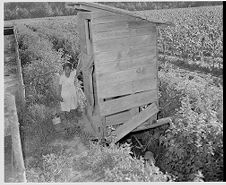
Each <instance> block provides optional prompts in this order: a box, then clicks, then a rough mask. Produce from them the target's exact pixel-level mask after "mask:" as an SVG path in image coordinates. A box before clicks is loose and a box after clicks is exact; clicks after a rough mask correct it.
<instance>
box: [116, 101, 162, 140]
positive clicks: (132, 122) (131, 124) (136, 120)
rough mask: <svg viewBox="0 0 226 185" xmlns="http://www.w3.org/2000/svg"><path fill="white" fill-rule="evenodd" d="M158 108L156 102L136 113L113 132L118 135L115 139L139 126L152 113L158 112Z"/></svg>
mask: <svg viewBox="0 0 226 185" xmlns="http://www.w3.org/2000/svg"><path fill="white" fill-rule="evenodd" d="M158 111H159V110H158V108H157V106H156V105H155V103H153V104H151V105H150V106H149V107H148V108H147V109H145V110H143V111H141V112H140V113H139V114H136V115H135V116H133V117H132V118H131V119H129V120H128V121H127V122H125V123H124V124H123V125H121V126H119V127H118V128H117V129H116V130H115V131H114V132H113V133H112V134H113V135H115V136H116V138H115V141H114V142H117V141H119V140H120V139H121V138H123V137H124V136H125V135H126V134H128V133H130V132H131V131H132V130H134V129H135V128H137V127H138V126H139V125H140V124H142V123H143V122H145V121H146V120H147V119H149V118H150V117H151V116H152V115H154V114H156V113H157V112H158Z"/></svg>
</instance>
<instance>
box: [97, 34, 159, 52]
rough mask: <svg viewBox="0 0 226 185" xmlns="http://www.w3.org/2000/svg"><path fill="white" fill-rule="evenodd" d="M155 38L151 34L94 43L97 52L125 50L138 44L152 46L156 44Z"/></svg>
mask: <svg viewBox="0 0 226 185" xmlns="http://www.w3.org/2000/svg"><path fill="white" fill-rule="evenodd" d="M155 42H156V41H155V39H154V38H153V37H152V36H150V35H142V36H134V37H125V38H117V39H108V40H102V41H99V42H96V43H94V44H93V45H94V51H95V52H103V51H112V50H113V51H114V50H119V49H121V50H124V49H125V48H128V47H131V46H132V47H133V46H134V45H136V46H150V45H155Z"/></svg>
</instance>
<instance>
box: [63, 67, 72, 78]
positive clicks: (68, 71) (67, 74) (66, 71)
mask: <svg viewBox="0 0 226 185" xmlns="http://www.w3.org/2000/svg"><path fill="white" fill-rule="evenodd" d="M64 71H65V75H66V76H70V73H71V68H70V67H69V66H66V67H65V68H64Z"/></svg>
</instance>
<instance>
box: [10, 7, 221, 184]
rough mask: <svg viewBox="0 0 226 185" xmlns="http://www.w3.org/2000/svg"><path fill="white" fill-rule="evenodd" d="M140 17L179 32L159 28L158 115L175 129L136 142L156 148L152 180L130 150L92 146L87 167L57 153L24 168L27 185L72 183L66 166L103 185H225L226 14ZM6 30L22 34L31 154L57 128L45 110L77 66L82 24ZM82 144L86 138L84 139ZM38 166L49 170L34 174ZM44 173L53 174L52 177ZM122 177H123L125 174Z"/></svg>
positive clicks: (203, 10)
mask: <svg viewBox="0 0 226 185" xmlns="http://www.w3.org/2000/svg"><path fill="white" fill-rule="evenodd" d="M137 13H139V14H142V15H145V16H146V17H149V18H152V19H153V20H154V19H157V20H159V19H160V20H163V21H171V22H173V23H174V25H175V26H174V27H159V28H158V29H159V35H158V50H159V63H160V64H159V79H160V86H159V91H160V92H159V98H160V100H159V101H160V102H159V103H160V110H161V112H160V114H159V116H160V117H167V116H170V117H172V118H173V123H172V127H170V128H167V129H166V131H165V132H164V133H161V134H160V135H158V134H159V133H160V131H161V129H160V130H158V129H153V130H152V131H147V132H145V133H142V134H140V135H139V133H138V134H137V135H136V136H137V137H138V138H140V140H141V142H142V144H143V145H145V144H147V143H152V144H149V145H148V147H149V148H151V149H152V151H153V152H154V153H155V156H157V157H156V166H155V167H153V168H151V169H149V172H148V175H147V174H146V172H145V173H144V172H143V171H142V170H141V169H143V167H141V166H142V164H141V163H142V162H140V159H136V160H133V159H131V158H126V156H127V155H129V152H128V150H129V149H128V148H129V147H128V146H126V147H124V148H117V149H116V148H114V147H115V146H111V147H110V149H108V148H107V149H106V148H104V149H103V148H98V147H97V146H94V147H91V148H90V150H89V152H88V153H87V155H85V154H84V156H79V159H81V160H83V162H81V160H80V161H79V160H77V159H78V158H76V159H72V156H70V157H68V159H67V158H66V157H65V156H63V155H62V153H59V152H58V153H54V154H51V155H49V156H48V157H49V158H48V157H43V156H42V155H40V156H41V157H40V158H39V159H38V160H37V161H36V162H33V163H32V162H30V163H29V165H27V166H26V170H27V171H28V173H27V174H28V181H30V182H33V181H35V182H46V181H48V182H64V181H66V180H68V178H69V177H68V176H67V175H68V174H67V173H66V172H67V170H68V169H69V167H66V166H64V165H65V164H67V165H68V166H70V165H71V166H70V170H74V169H75V168H76V170H84V169H85V168H86V170H87V169H88V170H89V171H91V172H92V175H93V176H95V178H94V177H92V179H98V178H101V177H102V176H103V174H104V175H105V178H102V181H114V180H115V181H223V85H222V84H223V77H222V74H223V7H222V6H214V7H199V8H186V9H167V10H154V11H153V10H152V11H142V12H137ZM6 23H7V22H6ZM8 23H13V24H15V25H16V27H17V29H18V34H19V35H18V43H19V50H20V58H21V62H22V67H23V72H24V74H23V75H24V83H25V86H26V97H27V102H28V111H27V114H28V113H29V110H30V111H32V112H33V115H34V117H33V118H31V117H30V116H29V115H27V116H23V117H21V118H20V119H21V120H22V121H21V122H22V124H23V129H24V130H23V131H22V132H23V133H26V132H27V133H30V136H28V135H29V134H27V135H26V138H25V137H24V138H23V139H24V141H25V142H27V148H30V150H31V151H29V152H30V153H32V152H34V151H35V149H36V150H37V148H38V147H39V145H40V143H41V142H45V138H46V137H48V136H49V135H50V134H49V133H50V132H51V129H52V128H51V126H49V125H50V124H51V123H49V122H48V121H47V120H48V118H49V113H48V109H49V108H50V107H54V106H55V105H56V101H55V98H54V97H55V95H54V92H56V88H57V86H56V83H55V81H54V78H55V74H56V73H59V72H61V70H62V69H61V64H62V62H63V61H65V60H67V61H70V62H72V63H73V65H74V67H76V66H77V63H78V57H79V54H80V46H79V37H78V29H77V28H78V27H77V17H76V16H61V17H51V18H39V19H27V20H25V19H24V20H22V19H21V20H14V21H9V22H8ZM79 78H80V79H82V77H81V76H79ZM25 115H26V114H25ZM28 122H29V123H32V124H29V123H28ZM47 122H48V123H47ZM39 125H43V127H41V126H39ZM34 130H35V132H34ZM153 135H154V136H155V135H158V137H157V140H155V141H153V142H150V138H153V137H154V136H153ZM152 136H153V137H152ZM80 137H81V138H82V137H84V136H83V135H82V134H80ZM29 138H30V139H29ZM31 138H33V139H31ZM34 138H35V139H36V140H35V139H34ZM83 140H85V138H83ZM31 141H34V142H35V143H34V142H33V143H32V142H31ZM29 142H30V144H29ZM32 148H33V149H32ZM101 151H102V153H101ZM100 156H101V157H100ZM68 160H71V161H73V163H71V161H68ZM40 161H42V164H43V165H46V166H42V167H37V163H39V162H40ZM51 161H53V163H54V164H53V163H52V162H51ZM109 161H110V162H109ZM131 161H132V162H131ZM55 162H56V163H57V162H58V163H59V164H60V165H62V166H63V167H62V169H61V166H60V165H59V166H57V170H58V172H59V173H56V171H55V167H54V165H55ZM40 163H41V162H40ZM58 163H57V164H58ZM73 165H74V166H73ZM75 166H76V167H75ZM45 167H46V169H47V168H48V169H49V171H48V177H47V175H46V174H45V173H44V172H45V170H46V169H44V170H43V168H45ZM66 168H67V170H65V169H66ZM103 168H104V169H106V170H104V171H103ZM123 170H124V172H125V174H123V173H120V172H121V171H123ZM130 173H131V174H130ZM37 174H38V175H37ZM43 174H44V175H43ZM137 174H138V175H137ZM166 174H167V175H166ZM166 176H170V178H169V177H166ZM46 179H47V180H46ZM84 179H85V177H84ZM84 179H83V180H84ZM167 179H168V180H167ZM169 179H170V180H169ZM75 181H76V180H75ZM75 181H71V182H75Z"/></svg>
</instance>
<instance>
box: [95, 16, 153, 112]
mask: <svg viewBox="0 0 226 185" xmlns="http://www.w3.org/2000/svg"><path fill="white" fill-rule="evenodd" d="M92 34H93V49H94V57H95V61H94V63H95V72H96V79H97V94H98V98H99V99H105V100H106V101H104V102H102V103H101V104H100V112H101V113H102V115H109V114H113V113H115V112H117V111H118V112H120V111H123V110H126V109H130V108H132V107H136V106H138V105H141V104H145V103H150V102H151V101H155V100H156V99H157V59H156V26H155V25H154V24H151V23H150V22H147V21H142V20H139V19H136V18H133V17H131V16H120V15H116V14H110V13H108V12H107V13H104V12H103V13H99V12H98V13H92ZM142 91H145V92H143V93H142V95H140V94H137V95H132V96H126V97H124V98H119V99H118V101H116V99H114V100H108V99H109V98H113V97H118V96H123V95H130V94H134V93H137V92H142ZM107 100H108V101H107Z"/></svg>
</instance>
